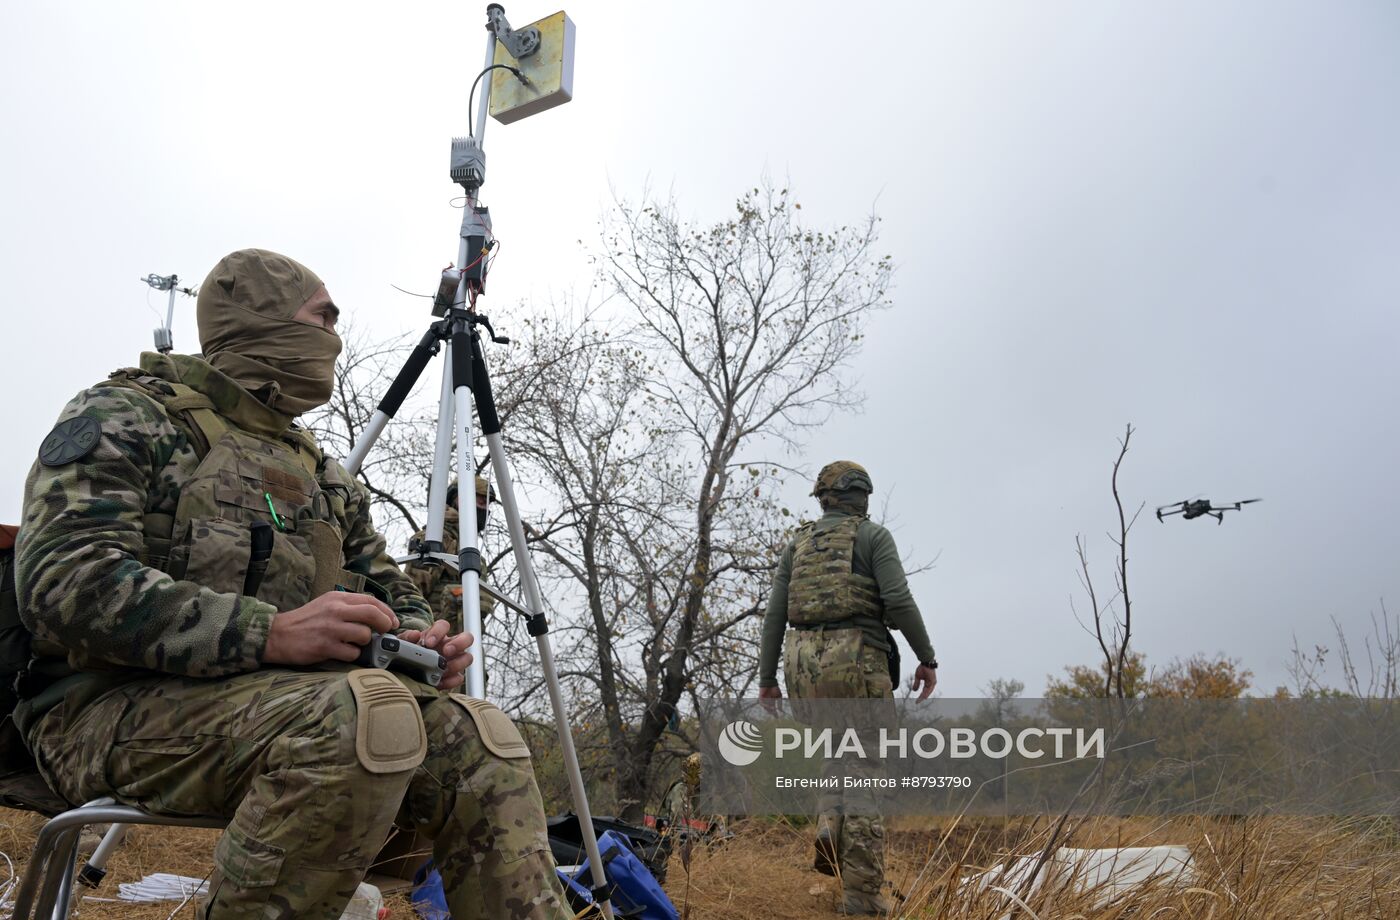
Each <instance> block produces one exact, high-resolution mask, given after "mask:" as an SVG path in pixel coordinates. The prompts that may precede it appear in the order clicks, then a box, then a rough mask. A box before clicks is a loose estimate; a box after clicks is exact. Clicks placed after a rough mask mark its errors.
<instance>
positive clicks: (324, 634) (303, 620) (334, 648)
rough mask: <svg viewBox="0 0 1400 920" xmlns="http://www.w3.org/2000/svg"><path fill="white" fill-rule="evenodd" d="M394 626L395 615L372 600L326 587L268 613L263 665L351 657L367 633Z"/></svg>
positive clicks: (365, 641) (365, 640)
mask: <svg viewBox="0 0 1400 920" xmlns="http://www.w3.org/2000/svg"><path fill="white" fill-rule="evenodd" d="M398 628H399V618H398V616H397V615H395V613H394V611H392V610H390V609H389V607H388V606H387V605H386V604H384V603H382V602H380V601H379V600H377V599H376V598H373V597H370V596H369V595H368V594H351V593H350V592H348V591H330V592H327V593H326V594H322V595H321V596H320V597H318V598H316V599H315V600H313V601H311V602H310V603H309V604H304V605H302V606H300V607H297V608H296V609H295V610H288V611H285V612H282V613H278V614H276V615H275V616H273V618H272V625H271V626H269V627H268V630H267V645H266V647H265V648H264V649H263V663H264V664H295V665H308V664H320V663H321V662H323V661H354V660H355V659H356V658H358V657H359V655H360V649H361V648H363V647H364V646H365V645H366V644H368V643H369V639H370V633H371V632H379V633H392V632H393V631H394V630H395V629H398Z"/></svg>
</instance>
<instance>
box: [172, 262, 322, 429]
mask: <svg viewBox="0 0 1400 920" xmlns="http://www.w3.org/2000/svg"><path fill="white" fill-rule="evenodd" d="M323 286H324V285H322V284H321V279H320V278H318V277H316V274H315V272H313V271H311V269H309V268H307V267H306V266H305V265H302V264H301V263H300V262H297V261H296V260H294V259H289V258H287V257H286V256H284V255H279V254H278V253H275V252H269V251H268V250H266V249H240V250H239V251H238V252H232V253H229V254H228V255H226V256H224V257H223V258H222V259H220V260H219V264H218V265H215V266H214V270H213V271H211V272H210V273H209V277H207V278H205V279H204V284H202V285H201V286H200V288H199V306H198V311H197V315H198V321H199V344H200V346H201V347H202V348H203V349H204V359H205V360H206V361H208V362H209V363H210V364H212V365H214V366H215V367H216V368H218V369H219V370H221V371H223V372H224V373H225V374H227V375H228V376H230V377H232V378H233V379H234V380H236V381H238V383H239V384H241V385H242V386H243V388H244V389H245V390H247V391H248V392H250V393H252V394H253V395H254V396H256V397H257V398H258V399H260V400H262V401H263V402H264V403H265V404H266V405H267V406H268V408H270V409H275V410H277V411H278V412H281V413H283V414H285V415H301V414H302V413H303V412H309V411H311V410H312V409H315V408H316V407H317V406H323V405H325V404H326V403H327V402H329V401H330V398H331V385H332V383H333V382H334V371H335V359H336V358H337V357H338V356H339V355H340V336H338V335H336V334H335V333H334V332H329V331H327V330H326V329H324V328H322V327H321V326H320V325H314V324H312V323H307V322H301V321H299V320H294V319H292V317H293V316H295V315H296V312H297V311H298V310H300V309H301V307H302V304H304V303H306V302H307V301H308V300H310V299H311V296H312V295H313V294H315V293H316V292H317V291H319V290H320V289H321V288H322V287H323Z"/></svg>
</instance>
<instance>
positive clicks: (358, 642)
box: [327, 621, 370, 654]
mask: <svg viewBox="0 0 1400 920" xmlns="http://www.w3.org/2000/svg"><path fill="white" fill-rule="evenodd" d="M327 635H328V636H329V637H330V638H331V639H332V640H333V641H335V642H342V643H348V644H350V645H353V646H355V647H356V654H358V653H359V648H360V647H361V646H365V645H368V644H369V640H370V628H369V626H367V625H365V624H363V623H346V622H344V621H342V622H339V623H336V624H335V625H334V626H332V627H331V628H330V629H328V630H327Z"/></svg>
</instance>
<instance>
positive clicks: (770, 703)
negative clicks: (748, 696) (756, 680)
mask: <svg viewBox="0 0 1400 920" xmlns="http://www.w3.org/2000/svg"><path fill="white" fill-rule="evenodd" d="M782 698H783V691H782V690H781V689H780V688H778V687H759V688H758V700H759V702H760V703H761V704H762V705H763V710H764V712H766V713H768V714H769V715H770V716H775V715H777V714H778V707H777V701H778V700H780V699H782Z"/></svg>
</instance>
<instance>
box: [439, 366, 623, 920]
mask: <svg viewBox="0 0 1400 920" xmlns="http://www.w3.org/2000/svg"><path fill="white" fill-rule="evenodd" d="M471 344H472V357H473V359H474V361H473V370H474V372H475V376H474V379H473V384H474V389H475V391H476V409H477V413H478V415H480V417H481V429H482V432H483V433H484V434H485V435H486V447H487V449H488V450H489V451H490V452H491V469H492V471H493V472H494V473H495V474H496V497H497V499H498V500H499V501H500V503H501V508H502V510H503V512H504V513H505V519H506V527H507V529H508V530H509V531H510V546H511V549H512V550H513V551H514V554H515V565H516V568H517V569H519V571H520V585H521V588H522V590H523V591H524V592H525V605H526V606H527V607H529V608H530V611H531V613H532V614H533V615H532V616H531V617H529V619H528V620H527V623H528V630H529V633H530V635H532V636H534V637H535V645H536V646H537V647H538V648H539V653H540V668H541V669H542V670H543V671H544V678H545V686H546V687H547V688H548V690H549V704H550V706H551V707H552V708H553V710H554V728H555V732H556V733H557V734H558V736H559V751H560V753H561V754H562V755H563V757H564V770H565V772H566V773H567V774H568V777H569V791H570V793H571V794H572V797H573V800H574V813H575V814H576V815H578V823H579V830H580V831H582V833H583V846H584V850H585V851H586V852H587V853H588V867H589V871H590V873H591V875H592V881H593V891H594V894H595V897H596V896H598V895H599V894H600V893H605V892H606V890H607V876H606V875H605V874H604V872H603V860H602V857H601V856H599V854H598V837H597V835H596V834H595V833H594V831H593V812H592V810H591V809H590V808H589V807H588V790H587V789H585V788H584V785H583V773H582V772H580V770H579V766H578V751H576V750H575V749H574V735H573V729H571V728H570V727H569V716H568V710H566V709H565V708H564V694H563V691H562V690H561V689H560V687H559V671H558V670H557V669H556V668H555V666H554V648H553V646H552V645H551V644H550V641H549V624H548V622H546V620H545V617H544V599H543V597H542V596H541V594H540V583H539V580H538V579H537V578H536V576H535V567H534V564H533V563H532V562H531V561H530V551H529V549H528V548H527V546H526V545H525V525H524V523H523V522H522V521H521V519H520V508H519V506H518V505H517V504H516V502H515V483H514V482H513V481H512V479H511V474H510V463H509V462H508V461H507V459H506V451H505V446H504V444H503V443H502V442H501V421H500V418H499V417H498V416H497V414H496V400H495V396H494V395H493V394H492V392H491V380H490V377H489V376H488V375H487V373H486V361H485V360H484V359H483V357H482V354H481V344H480V342H479V341H478V340H476V339H473V340H472V343H471ZM463 593H465V592H463ZM602 909H603V916H604V917H606V918H608V920H612V917H613V912H612V904H611V903H609V902H607V901H603V902H602Z"/></svg>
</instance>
